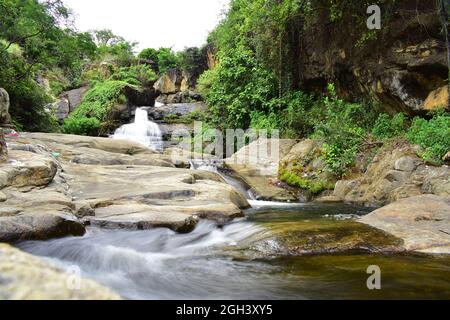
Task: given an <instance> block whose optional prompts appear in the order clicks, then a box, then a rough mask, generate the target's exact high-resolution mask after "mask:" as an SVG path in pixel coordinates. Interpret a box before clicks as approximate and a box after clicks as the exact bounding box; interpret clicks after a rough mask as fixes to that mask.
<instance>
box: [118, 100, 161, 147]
mask: <svg viewBox="0 0 450 320" xmlns="http://www.w3.org/2000/svg"><path fill="white" fill-rule="evenodd" d="M113 139H122V140H130V141H134V142H138V143H140V144H143V145H145V146H147V147H149V148H151V149H153V150H156V151H161V150H162V149H163V139H162V133H161V129H160V128H159V126H158V125H157V124H156V123H154V122H152V121H149V120H148V112H147V110H146V109H144V108H137V109H136V115H135V118H134V123H130V124H126V125H124V126H122V127H120V128H119V129H117V130H116V132H115V134H114V136H113Z"/></svg>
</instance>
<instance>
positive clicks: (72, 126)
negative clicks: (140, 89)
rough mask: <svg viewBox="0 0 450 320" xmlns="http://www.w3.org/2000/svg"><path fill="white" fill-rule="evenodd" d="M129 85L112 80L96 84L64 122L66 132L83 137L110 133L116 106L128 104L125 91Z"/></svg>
mask: <svg viewBox="0 0 450 320" xmlns="http://www.w3.org/2000/svg"><path fill="white" fill-rule="evenodd" d="M129 85H130V84H128V83H126V82H123V81H112V80H109V81H105V82H97V83H95V84H94V86H93V87H92V88H91V89H90V90H89V91H88V92H87V93H86V95H85V96H84V99H83V102H82V103H81V105H80V106H79V107H78V108H77V109H76V110H75V111H74V112H73V113H72V114H71V115H70V116H69V117H68V118H67V119H66V120H65V121H64V128H65V130H66V129H67V130H69V132H71V133H74V134H81V135H84V134H87V135H101V134H106V133H108V132H109V130H110V129H111V128H113V127H114V125H115V123H114V116H115V114H114V112H115V111H114V106H115V105H116V104H123V103H125V102H126V98H125V96H124V94H123V89H124V88H125V87H126V86H129ZM86 119H95V120H97V121H95V122H94V120H86ZM66 123H67V125H66ZM94 129H95V130H94Z"/></svg>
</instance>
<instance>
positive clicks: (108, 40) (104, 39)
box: [92, 29, 125, 46]
mask: <svg viewBox="0 0 450 320" xmlns="http://www.w3.org/2000/svg"><path fill="white" fill-rule="evenodd" d="M92 34H93V36H94V38H95V41H96V42H97V44H98V45H99V46H113V45H116V44H118V43H120V42H124V41H125V39H124V38H122V37H120V36H116V35H115V34H114V33H113V32H112V31H111V30H109V29H102V30H94V31H92Z"/></svg>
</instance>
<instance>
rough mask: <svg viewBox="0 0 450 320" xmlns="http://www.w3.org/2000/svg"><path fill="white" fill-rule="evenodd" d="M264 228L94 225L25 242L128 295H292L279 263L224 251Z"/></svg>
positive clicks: (29, 248) (30, 248) (242, 224)
mask: <svg viewBox="0 0 450 320" xmlns="http://www.w3.org/2000/svg"><path fill="white" fill-rule="evenodd" d="M261 231H263V229H262V228H261V227H259V226H257V225H255V224H254V223H249V222H246V221H242V220H241V221H235V222H233V223H230V224H228V225H227V226H225V227H223V228H218V226H217V225H216V224H215V223H213V222H211V221H201V222H200V223H199V225H198V226H197V228H196V229H195V230H194V231H193V232H192V233H189V234H177V233H175V232H173V231H171V230H169V229H153V230H147V231H122V230H116V231H113V230H101V229H96V228H91V229H89V232H88V234H87V235H86V236H84V237H82V238H77V237H73V238H64V239H55V240H50V241H28V242H24V243H21V244H20V248H22V249H23V250H25V251H28V252H32V253H33V254H35V255H38V256H42V257H47V259H48V260H49V261H50V262H51V263H53V264H54V265H56V266H58V267H60V268H63V269H66V270H68V271H70V270H74V269H73V268H74V267H75V266H76V267H78V268H80V269H81V270H82V276H84V277H87V278H92V279H95V280H97V281H98V282H100V283H102V284H104V285H106V286H107V287H110V288H112V289H113V290H115V291H117V292H119V293H120V294H121V295H122V296H123V297H125V298H128V299H231V298H234V299H249V298H252V299H269V298H277V297H279V298H280V297H284V298H286V297H288V298H292V296H290V294H289V293H287V292H285V290H283V289H281V288H282V287H283V286H286V285H288V284H289V283H288V282H286V280H285V281H284V282H283V280H282V279H280V278H279V277H276V276H273V275H271V272H273V271H274V270H275V269H276V268H274V267H272V266H270V265H267V264H264V263H258V262H239V261H233V260H232V259H231V258H230V257H227V256H224V255H221V254H220V251H221V248H223V247H224V246H234V245H236V244H238V243H239V242H240V241H242V240H244V239H246V238H248V237H250V236H252V235H254V234H257V233H259V232H261ZM282 283H284V285H282Z"/></svg>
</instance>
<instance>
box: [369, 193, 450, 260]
mask: <svg viewBox="0 0 450 320" xmlns="http://www.w3.org/2000/svg"><path fill="white" fill-rule="evenodd" d="M360 222H362V223H365V224H368V225H370V226H372V227H375V228H378V229H381V230H384V231H385V232H388V233H390V234H392V235H394V236H396V237H398V238H401V239H403V240H404V247H405V249H407V250H411V251H421V252H429V253H450V198H449V197H438V196H435V195H421V196H416V197H411V198H406V199H401V200H399V201H396V202H394V203H392V204H390V205H388V206H386V207H383V208H381V209H378V210H376V211H374V212H373V213H371V214H369V215H367V216H365V217H363V218H362V219H361V220H360Z"/></svg>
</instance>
